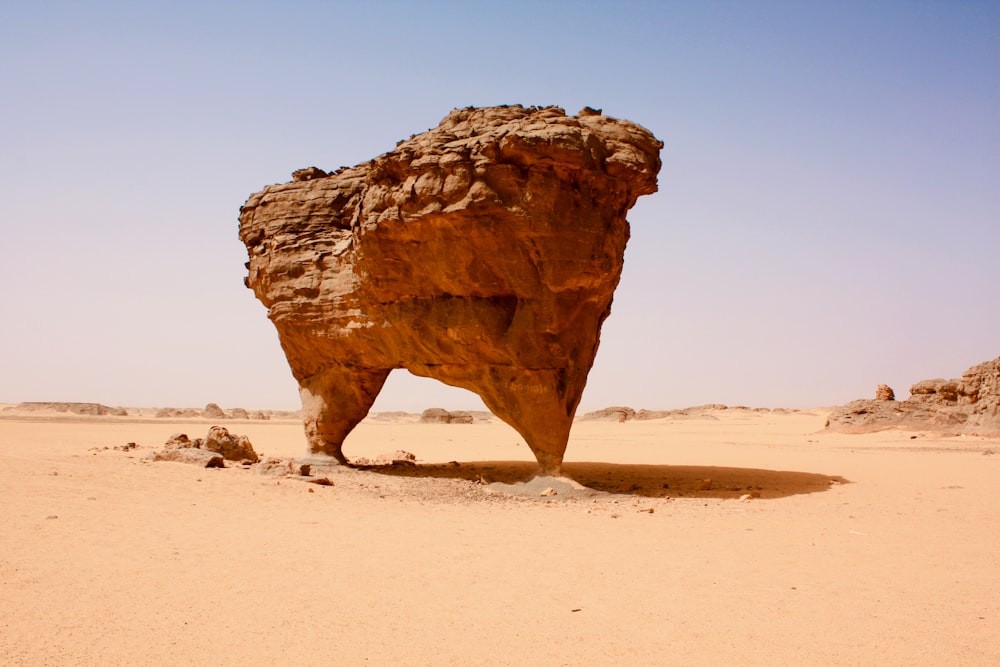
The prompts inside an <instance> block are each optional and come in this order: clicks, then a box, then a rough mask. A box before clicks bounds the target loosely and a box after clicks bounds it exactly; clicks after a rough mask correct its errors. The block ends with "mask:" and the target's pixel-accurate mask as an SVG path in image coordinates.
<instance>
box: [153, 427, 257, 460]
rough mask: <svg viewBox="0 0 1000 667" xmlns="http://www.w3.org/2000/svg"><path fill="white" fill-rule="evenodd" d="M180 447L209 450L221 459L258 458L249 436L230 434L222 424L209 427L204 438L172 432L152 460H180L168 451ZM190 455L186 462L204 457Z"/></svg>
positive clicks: (180, 448)
mask: <svg viewBox="0 0 1000 667" xmlns="http://www.w3.org/2000/svg"><path fill="white" fill-rule="evenodd" d="M182 449H195V450H201V451H203V452H211V453H214V454H218V455H219V456H220V457H221V459H226V460H227V461H251V462H253V463H256V462H257V461H258V460H259V457H258V456H257V452H255V451H254V449H253V445H252V444H251V443H250V439H249V438H247V437H246V436H245V435H235V434H231V433H230V432H229V431H228V429H226V428H223V427H222V426H212V427H210V428H209V429H208V435H206V436H205V438H204V439H202V438H195V439H194V440H191V439H190V438H188V436H187V434H186V433H174V434H173V435H172V436H170V437H169V438H168V439H167V441H166V442H165V443H163V451H162V452H159V453H157V454H156V455H155V456H154V457H153V460H154V461H180V460H181V459H179V458H177V455H174V454H170V452H173V451H175V450H182ZM190 457H193V458H191V460H186V462H195V463H200V462H201V461H202V459H204V457H199V456H197V455H195V454H191V455H190ZM221 459H220V460H221ZM205 460H207V459H205ZM208 467H211V466H208ZM220 467H221V466H220Z"/></svg>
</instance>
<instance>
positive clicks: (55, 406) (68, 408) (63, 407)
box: [7, 401, 128, 417]
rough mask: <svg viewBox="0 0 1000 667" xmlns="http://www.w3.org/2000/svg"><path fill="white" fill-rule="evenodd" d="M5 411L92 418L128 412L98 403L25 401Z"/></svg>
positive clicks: (124, 414) (122, 414)
mask: <svg viewBox="0 0 1000 667" xmlns="http://www.w3.org/2000/svg"><path fill="white" fill-rule="evenodd" d="M7 410H18V411H22V412H71V413H73V414H76V415H88V416H93V417H103V416H111V417H127V416H128V410H126V409H125V408H110V407H108V406H106V405H101V404H100V403H51V402H47V401H26V402H24V403H18V404H17V405H16V406H15V407H14V408H7Z"/></svg>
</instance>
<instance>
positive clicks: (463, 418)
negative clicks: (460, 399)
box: [420, 408, 474, 424]
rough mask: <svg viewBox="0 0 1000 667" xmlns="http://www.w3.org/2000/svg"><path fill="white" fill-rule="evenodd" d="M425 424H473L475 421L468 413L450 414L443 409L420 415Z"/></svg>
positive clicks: (431, 409)
mask: <svg viewBox="0 0 1000 667" xmlns="http://www.w3.org/2000/svg"><path fill="white" fill-rule="evenodd" d="M420 421H421V422H422V423H424V424H471V423H472V422H473V421H474V420H473V418H472V415H471V414H469V413H468V412H461V411H459V412H448V411H447V410H445V409H443V408H430V409H427V410H424V411H423V412H422V413H420Z"/></svg>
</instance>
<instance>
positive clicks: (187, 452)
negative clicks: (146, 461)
mask: <svg viewBox="0 0 1000 667" xmlns="http://www.w3.org/2000/svg"><path fill="white" fill-rule="evenodd" d="M151 458H152V459H153V461H174V462H176V463H188V464H191V465H196V466H201V467H202V468H225V467H226V466H225V463H223V461H222V455H221V454H219V453H217V452H209V451H205V450H204V449H197V448H195V447H179V448H174V449H164V450H163V451H162V452H153V453H152V456H151Z"/></svg>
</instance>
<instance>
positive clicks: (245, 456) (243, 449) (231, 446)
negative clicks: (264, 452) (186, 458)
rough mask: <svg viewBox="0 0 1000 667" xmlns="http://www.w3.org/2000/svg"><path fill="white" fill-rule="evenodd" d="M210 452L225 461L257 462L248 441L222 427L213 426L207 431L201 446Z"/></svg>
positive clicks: (244, 437)
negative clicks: (218, 454) (219, 455)
mask: <svg viewBox="0 0 1000 667" xmlns="http://www.w3.org/2000/svg"><path fill="white" fill-rule="evenodd" d="M201 448H202V449H207V450H209V451H212V452H218V453H220V454H222V457H223V458H224V459H226V460H227V461H246V460H249V461H252V462H254V463H256V462H257V460H258V456H257V452H255V451H254V449H253V445H252V444H251V443H250V439H249V438H248V437H246V436H245V435H233V434H230V433H229V431H228V430H227V429H225V428H223V427H222V426H213V427H211V428H210V429H208V435H206V436H205V442H204V443H203V444H202V446H201Z"/></svg>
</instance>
